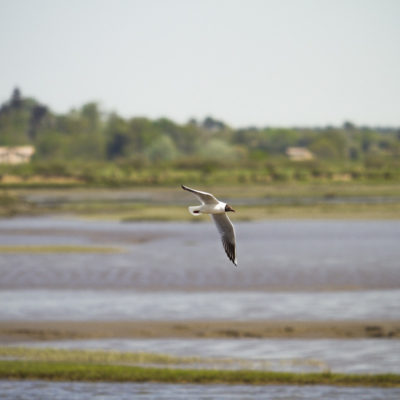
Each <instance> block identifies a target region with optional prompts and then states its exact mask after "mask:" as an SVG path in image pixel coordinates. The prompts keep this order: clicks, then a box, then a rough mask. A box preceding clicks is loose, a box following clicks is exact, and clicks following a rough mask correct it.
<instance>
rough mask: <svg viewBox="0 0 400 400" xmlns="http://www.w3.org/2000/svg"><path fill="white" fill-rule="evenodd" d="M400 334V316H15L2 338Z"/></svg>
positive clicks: (4, 325)
mask: <svg viewBox="0 0 400 400" xmlns="http://www.w3.org/2000/svg"><path fill="white" fill-rule="evenodd" d="M173 337H182V338H310V339H315V338H336V339H340V338H393V339H399V338H400V321H311V322H305V321H254V322H248V321H246V322H244V321H243V322H242V321H187V322H186V321H106V322H103V321H87V322H77V321H72V322H71V321H51V322H43V321H26V322H21V321H10V322H1V323H0V343H13V342H20V341H30V340H33V341H37V340H43V341H46V340H49V341H50V340H63V339H90V338H92V339H95V338H96V339H97V338H173Z"/></svg>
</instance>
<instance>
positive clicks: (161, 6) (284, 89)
mask: <svg viewBox="0 0 400 400" xmlns="http://www.w3.org/2000/svg"><path fill="white" fill-rule="evenodd" d="M399 21H400V0H334V1H333V0H0V57H1V61H0V103H3V102H5V101H6V100H8V99H9V97H10V95H11V92H12V90H13V88H14V87H16V86H18V87H19V88H20V89H21V91H22V94H23V95H25V96H32V97H35V98H36V99H38V100H39V101H40V102H42V103H43V104H45V105H48V106H49V107H50V108H51V109H52V110H53V111H55V112H58V113H64V112H67V111H69V110H70V109H72V108H79V107H81V106H82V105H83V104H85V103H87V102H91V101H96V102H98V103H99V104H100V106H101V109H102V110H104V111H105V112H117V113H119V114H120V115H122V116H124V117H126V118H127V117H135V116H145V117H148V118H160V117H167V118H170V119H172V120H175V121H176V122H179V123H184V122H186V121H187V120H189V119H190V118H196V119H203V118H204V117H206V116H212V117H214V118H216V119H219V120H222V121H224V122H225V123H227V124H228V125H231V126H232V127H245V126H326V125H341V124H342V123H343V122H344V121H351V122H353V123H355V124H357V125H371V126H378V125H379V126H400V22H399Z"/></svg>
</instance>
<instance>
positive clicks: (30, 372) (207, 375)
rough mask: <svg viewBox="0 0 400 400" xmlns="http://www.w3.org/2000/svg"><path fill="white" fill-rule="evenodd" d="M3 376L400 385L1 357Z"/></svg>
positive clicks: (389, 379) (396, 380) (327, 376)
mask: <svg viewBox="0 0 400 400" xmlns="http://www.w3.org/2000/svg"><path fill="white" fill-rule="evenodd" d="M0 379H44V380H58V381H60V380H63V381H108V382H163V383H197V384H199V383H202V384H216V383H225V384H255V385H268V384H286V385H287V384H289V385H316V384H318V385H340V386H375V387H378V386H379V387H399V386H400V376H399V375H396V374H381V375H348V374H336V373H330V372H324V373H304V374H299V373H288V372H271V371H249V370H239V371H229V370H203V369H201V370H200V369H199V370H193V369H170V368H147V367H137V366H126V365H104V364H90V363H77V362H69V363H68V362H44V361H0Z"/></svg>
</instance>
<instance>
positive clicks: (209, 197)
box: [181, 185, 219, 204]
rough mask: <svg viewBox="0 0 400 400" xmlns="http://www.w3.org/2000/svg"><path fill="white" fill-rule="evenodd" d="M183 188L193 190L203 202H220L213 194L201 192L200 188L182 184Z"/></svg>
mask: <svg viewBox="0 0 400 400" xmlns="http://www.w3.org/2000/svg"><path fill="white" fill-rule="evenodd" d="M181 186H182V189H184V190H187V191H188V192H192V193H193V194H194V195H195V196H196V197H197V198H198V199H199V200H200V201H201V202H202V203H203V204H218V203H219V201H218V200H217V199H216V198H215V197H214V196H213V195H212V194H211V193H207V192H201V191H200V190H194V189H191V188H189V187H187V186H184V185H181Z"/></svg>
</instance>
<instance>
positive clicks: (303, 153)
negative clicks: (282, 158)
mask: <svg viewBox="0 0 400 400" xmlns="http://www.w3.org/2000/svg"><path fill="white" fill-rule="evenodd" d="M286 155H287V156H288V157H289V158H290V160H291V161H307V160H312V159H313V158H314V154H313V153H311V151H310V150H308V149H307V148H305V147H288V148H287V149H286Z"/></svg>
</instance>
